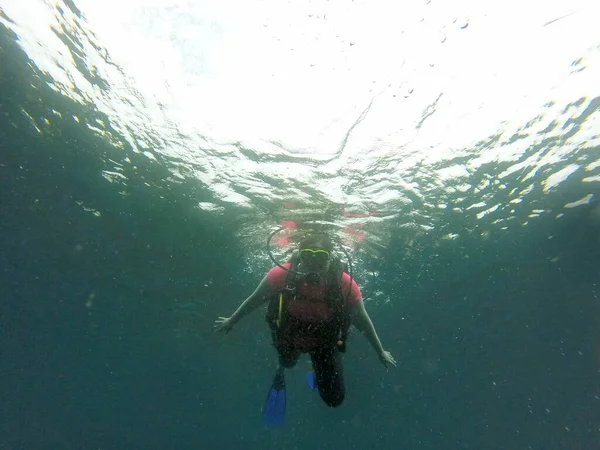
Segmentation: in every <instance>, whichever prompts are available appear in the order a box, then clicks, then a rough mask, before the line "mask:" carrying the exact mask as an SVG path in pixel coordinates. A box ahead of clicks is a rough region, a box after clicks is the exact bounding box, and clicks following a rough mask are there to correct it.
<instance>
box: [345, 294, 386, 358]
mask: <svg viewBox="0 0 600 450" xmlns="http://www.w3.org/2000/svg"><path fill="white" fill-rule="evenodd" d="M355 308H356V309H355V311H354V316H353V317H352V323H353V324H354V326H355V327H356V328H358V330H359V331H360V332H361V333H362V334H363V335H364V336H365V337H366V338H367V340H368V341H369V342H370V343H371V345H372V346H373V348H374V349H375V351H376V352H377V354H378V355H381V354H382V353H383V352H384V350H383V346H382V345H381V341H380V340H379V336H377V331H375V327H374V326H373V322H371V318H370V317H369V314H367V310H366V309H365V304H364V303H363V301H362V300H360V301H359V302H358V304H357V305H356V307H355Z"/></svg>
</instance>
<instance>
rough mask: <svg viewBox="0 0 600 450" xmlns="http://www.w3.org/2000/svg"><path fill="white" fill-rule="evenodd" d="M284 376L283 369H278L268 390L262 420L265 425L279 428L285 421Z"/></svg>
mask: <svg viewBox="0 0 600 450" xmlns="http://www.w3.org/2000/svg"><path fill="white" fill-rule="evenodd" d="M285 403H286V402H285V375H284V369H283V367H282V368H278V369H277V372H275V377H274V378H273V384H272V385H271V389H270V390H269V395H268V396H267V401H266V402H265V409H264V411H263V420H264V422H265V423H266V424H267V425H275V426H281V425H283V421H284V419H285Z"/></svg>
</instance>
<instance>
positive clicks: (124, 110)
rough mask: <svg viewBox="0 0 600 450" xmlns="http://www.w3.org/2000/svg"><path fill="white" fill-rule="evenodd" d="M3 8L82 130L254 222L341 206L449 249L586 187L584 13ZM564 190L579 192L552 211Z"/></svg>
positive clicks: (311, 6) (593, 84) (582, 7)
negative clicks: (91, 112) (194, 183)
mask: <svg viewBox="0 0 600 450" xmlns="http://www.w3.org/2000/svg"><path fill="white" fill-rule="evenodd" d="M4 3H6V5H5V6H4V7H3V10H4V16H2V18H1V19H0V20H1V21H2V23H3V24H4V25H6V26H7V27H9V28H10V29H12V30H13V31H14V32H15V33H16V34H17V36H18V38H19V41H20V44H21V45H22V46H23V48H24V49H25V51H26V52H27V53H28V55H29V56H30V58H32V60H33V61H34V62H35V63H36V64H37V65H38V66H39V67H40V69H42V70H43V71H45V72H46V73H47V74H49V75H50V76H52V78H53V81H52V82H51V85H52V86H53V88H54V89H55V90H57V91H59V92H61V93H63V94H64V95H67V96H69V97H71V98H73V99H75V100H77V101H78V102H80V103H82V104H88V105H93V106H94V108H97V110H99V111H100V112H102V113H104V114H106V115H107V116H108V118H109V120H110V122H111V124H110V125H111V127H112V128H109V127H108V124H105V123H103V122H101V121H95V122H93V123H88V124H87V125H88V127H90V128H91V129H92V130H94V131H96V132H97V133H98V134H99V135H100V136H102V137H103V138H105V139H109V140H110V141H111V142H112V143H113V144H114V145H115V146H117V147H120V148H123V149H125V148H128V146H131V148H132V150H133V151H135V152H142V153H144V154H145V155H146V156H147V157H148V158H150V159H151V160H153V161H155V162H156V164H165V165H166V166H167V167H168V168H169V170H170V171H171V173H172V174H173V178H172V179H171V180H167V182H171V183H176V182H178V180H182V179H197V180H198V182H199V183H202V184H203V185H204V186H205V187H206V188H207V189H209V190H210V191H211V193H212V196H213V201H209V202H207V201H201V202H198V208H200V209H203V210H206V211H211V212H213V213H215V214H222V213H223V212H224V211H227V210H228V209H231V208H239V209H240V210H241V211H242V213H243V214H244V217H246V218H249V219H248V221H249V224H250V225H257V222H261V223H262V222H264V217H265V216H264V213H265V211H268V213H267V214H270V215H272V214H273V212H275V213H277V211H280V208H281V205H282V204H283V203H284V202H287V203H288V204H290V205H294V208H295V211H294V214H296V217H300V218H301V217H303V215H305V216H307V215H311V214H313V216H314V214H315V213H317V212H318V211H324V210H329V209H330V208H331V205H336V206H335V208H334V210H335V211H338V212H339V211H340V205H344V206H343V208H344V209H343V210H342V211H352V212H354V213H356V214H355V215H354V216H353V217H352V220H353V221H354V223H361V224H372V225H373V227H374V228H377V227H381V226H383V225H381V224H382V223H385V222H386V220H388V219H394V220H395V221H396V223H400V224H404V225H405V226H406V227H408V229H412V230H414V231H417V232H418V231H419V230H421V231H430V230H433V229H434V228H436V227H439V226H440V225H441V224H442V223H444V221H447V218H448V214H449V213H451V214H455V215H456V216H457V217H464V218H465V219H466V220H465V226H462V227H460V228H457V229H451V228H449V227H444V230H443V232H440V238H446V239H457V238H459V237H460V236H461V234H462V233H465V232H472V231H473V228H474V226H473V224H475V223H476V224H477V227H478V230H479V231H478V232H481V233H486V232H489V231H493V230H507V229H510V227H511V226H522V225H524V224H527V223H530V221H531V220H534V219H535V218H538V217H542V216H545V215H548V214H550V213H551V216H552V217H553V218H554V217H556V216H560V215H561V214H562V213H568V210H569V209H571V208H573V207H577V206H579V205H583V204H588V203H589V202H590V201H592V199H593V198H594V193H595V191H596V190H597V184H598V181H600V159H599V158H600V155H599V152H598V149H597V146H598V142H599V141H598V131H597V130H598V114H597V112H598V107H599V105H600V103H599V102H600V100H599V99H600V96H599V95H598V83H597V80H598V77H599V76H600V60H599V56H600V38H599V37H598V35H597V32H596V31H595V30H596V27H597V25H596V23H595V21H596V18H597V17H598V13H599V11H600V6H598V3H597V2H596V1H593V0H578V1H574V2H569V3H566V2H562V1H551V2H547V1H541V0H540V1H531V2H521V1H516V0H511V1H509V2H481V1H475V0H473V1H467V0H464V1H451V2H445V1H444V2H441V1H435V0H430V1H419V2H391V1H376V2H371V1H355V2H346V1H312V2H311V1H301V2H280V1H276V0H264V1H260V2H253V3H252V4H251V3H249V2H238V1H233V0H229V1H218V2H217V1H188V2H174V1H164V0H160V1H158V0H155V1H147V0H144V1H142V0H131V1H128V2H123V1H112V0H109V1H104V2H97V1H95V0H94V1H92V0H79V1H76V2H74V3H71V2H62V1H58V2H52V3H50V2H44V1H37V2H36V6H35V7H34V8H31V6H30V5H29V4H27V5H26V4H25V2H4ZM46 120H47V121H50V122H51V121H52V118H46ZM74 120H75V119H74ZM32 122H33V123H34V125H35V126H36V127H40V132H41V131H42V128H44V126H45V125H44V123H45V122H44V121H40V120H38V118H35V117H32ZM125 143H127V144H125ZM127 164H128V159H127V150H124V151H123V160H122V161H119V162H116V163H113V162H110V161H107V167H106V171H105V173H104V176H105V178H106V179H107V180H108V181H110V182H112V183H126V182H127V177H128V174H127V171H126V170H124V169H123V167H124V166H125V167H126V166H127ZM99 176H100V174H99ZM567 181H569V182H573V183H579V185H580V188H579V189H578V190H577V192H580V194H581V195H579V194H577V196H576V198H575V197H574V198H570V199H569V202H568V203H567V204H565V206H564V208H565V209H564V211H556V210H554V211H549V210H547V207H546V206H545V201H544V199H545V198H546V197H548V196H551V195H552V194H553V192H555V191H556V190H559V189H561V187H562V186H564V185H565V183H566V182H567ZM259 205H260V206H259ZM265 205H269V206H265ZM328 208H329V209H328ZM284 209H285V208H284ZM369 211H371V212H372V211H376V214H373V213H371V212H369ZM285 214H288V215H290V214H292V212H291V210H289V208H288V209H287V210H286V212H285ZM313 216H311V217H313ZM348 217H349V215H348V214H346V215H345V216H342V215H338V217H335V216H331V215H329V216H327V217H323V216H322V215H321V217H320V218H323V219H328V220H333V221H342V220H347V219H348ZM259 228H260V227H259ZM263 231H264V230H263V229H259V230H258V231H257V234H256V236H260V238H261V239H262V238H263V237H264V232H263ZM376 234H377V233H376Z"/></svg>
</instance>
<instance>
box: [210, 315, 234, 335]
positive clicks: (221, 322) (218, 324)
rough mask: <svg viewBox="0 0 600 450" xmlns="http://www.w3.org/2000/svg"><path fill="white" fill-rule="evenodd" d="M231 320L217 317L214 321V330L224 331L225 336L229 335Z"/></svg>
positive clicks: (231, 325) (231, 327)
mask: <svg viewBox="0 0 600 450" xmlns="http://www.w3.org/2000/svg"><path fill="white" fill-rule="evenodd" d="M232 319H233V318H232V317H219V318H218V319H217V320H215V325H214V327H213V328H214V330H215V331H224V332H225V334H227V333H229V332H230V331H231V330H232V329H233V320H232Z"/></svg>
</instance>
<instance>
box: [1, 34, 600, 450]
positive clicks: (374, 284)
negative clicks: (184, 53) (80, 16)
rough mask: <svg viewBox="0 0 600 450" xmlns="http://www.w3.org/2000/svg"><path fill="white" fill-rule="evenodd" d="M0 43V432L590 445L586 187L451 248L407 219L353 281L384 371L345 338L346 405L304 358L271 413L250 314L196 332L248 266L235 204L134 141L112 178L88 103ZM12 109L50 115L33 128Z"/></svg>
mask: <svg viewBox="0 0 600 450" xmlns="http://www.w3.org/2000/svg"><path fill="white" fill-rule="evenodd" d="M0 49H1V51H0V69H1V72H0V76H1V79H0V227H1V234H0V299H1V303H0V356H1V358H0V448H6V449H69V448H76V449H117V448H127V449H137V448H139V449H149V448H157V449H187V448H196V449H204V448H206V449H213V448H214V449H218V448H230V449H231V448H246V449H264V448H277V449H337V448H340V449H367V448H394V449H398V448H401V449H536V450H541V449H546V450H547V449H594V448H600V373H599V370H600V331H599V327H598V318H599V317H600V308H599V306H600V303H599V300H598V297H597V293H598V288H597V283H598V282H599V281H600V270H599V267H600V265H599V263H600V216H599V215H598V210H597V209H596V208H597V207H598V206H597V203H595V202H592V203H591V204H590V205H588V206H586V207H581V208H578V209H576V210H574V212H573V213H571V214H570V215H569V216H568V217H566V218H565V220H562V221H554V220H546V221H539V222H537V223H536V224H535V225H532V226H529V227H527V229H525V228H523V229H522V230H523V231H518V229H516V230H511V231H510V232H509V233H507V234H506V235H504V236H503V237H498V238H490V239H488V240H484V241H481V240H472V241H471V242H469V241H468V240H467V241H465V242H466V243H465V245H464V247H463V248H462V249H461V250H460V251H461V252H464V253H468V254H469V255H471V257H470V258H469V259H464V258H459V256H460V255H459V251H458V250H457V247H451V246H448V247H443V246H442V247H436V246H435V242H434V239H433V238H431V240H430V241H428V238H427V235H424V236H421V237H420V238H419V241H418V242H416V243H415V244H414V245H413V252H414V249H415V248H416V249H419V251H418V252H414V254H415V256H414V258H413V259H412V260H410V261H409V262H406V260H404V258H403V255H404V248H403V246H404V244H403V243H404V242H405V241H404V239H403V238H402V236H401V235H400V231H398V234H397V235H395V236H393V237H392V242H391V243H390V245H389V247H388V248H387V249H386V250H385V251H384V253H383V254H382V255H381V258H380V259H378V260H377V261H375V260H373V261H368V260H367V261H365V262H364V265H365V267H366V268H367V269H366V270H367V271H368V267H369V266H370V265H372V266H373V268H374V269H377V270H379V271H380V273H379V276H378V277H377V278H376V279H369V280H360V279H359V280H358V282H359V284H360V285H361V286H368V287H369V288H370V289H381V290H384V291H385V292H386V293H387V294H388V295H390V296H391V302H390V303H386V304H375V303H374V302H372V303H367V307H368V308H369V310H370V314H371V316H372V318H373V320H374V322H375V323H376V325H377V328H378V331H379V334H380V337H381V338H382V341H383V342H384V344H385V346H386V347H387V348H388V349H389V350H390V351H392V353H393V354H394V355H395V357H396V359H397V360H398V361H399V363H400V364H399V367H398V368H397V369H395V370H390V371H387V372H386V371H385V370H384V369H383V368H382V367H380V365H379V363H378V361H377V359H376V357H375V355H374V354H373V353H372V351H371V349H370V348H369V347H368V344H367V343H366V342H365V341H364V339H361V338H360V337H359V336H354V337H353V339H352V342H351V344H352V345H351V348H350V349H349V351H348V353H347V354H346V356H345V368H346V382H347V389H348V394H347V398H346V401H345V403H344V404H343V406H342V407H341V408H338V409H335V410H331V409H327V408H326V407H325V406H324V405H323V404H322V403H321V401H320V400H319V398H318V396H317V395H316V394H313V393H312V392H310V391H309V390H308V388H307V387H306V386H305V384H304V380H303V377H304V373H305V368H306V367H307V366H306V365H305V363H304V361H303V362H302V364H301V365H300V368H298V369H296V370H294V371H292V372H290V374H289V376H288V391H289V400H288V411H287V419H286V420H287V423H286V426H285V427H284V428H282V429H275V430H273V429H268V428H265V427H264V425H263V424H262V418H261V408H262V404H263V401H264V397H265V395H266V392H267V389H268V386H269V382H270V378H271V375H272V371H273V368H274V364H275V361H274V351H273V350H272V348H271V346H270V343H269V334H268V331H267V327H266V325H265V323H264V321H263V318H262V313H256V314H255V315H254V316H253V317H251V318H249V319H247V320H246V321H245V322H244V323H242V324H240V326H239V327H238V328H237V329H236V330H234V332H233V333H232V334H230V335H229V336H227V337H223V336H221V335H216V334H214V333H213V332H212V323H213V321H214V319H215V318H216V317H217V316H218V315H224V314H229V313H230V312H231V311H233V310H234V308H235V307H236V306H237V304H238V303H239V302H240V301H242V300H243V299H244V298H245V297H246V296H247V295H248V294H249V293H250V292H251V291H252V290H253V289H254V287H255V285H256V283H257V282H258V281H259V280H260V279H261V278H262V276H263V273H249V272H248V271H247V268H246V266H245V263H244V258H246V257H247V255H246V254H245V252H247V248H245V247H244V246H243V245H242V243H240V242H236V236H237V234H236V231H237V229H236V227H237V225H236V224H237V222H236V220H235V218H236V212H235V211H233V212H229V213H227V214H225V215H224V216H213V215H210V214H209V213H205V212H200V211H199V210H198V209H197V208H194V205H195V204H196V203H197V202H198V201H202V200H203V199H204V197H206V196H208V195H209V194H208V193H207V192H204V191H202V190H201V188H199V187H198V186H197V185H195V184H194V183H193V182H192V181H189V182H184V183H179V184H168V183H166V182H165V181H164V180H165V179H167V178H168V176H169V174H168V171H167V170H166V169H164V168H163V166H162V165H161V163H160V161H159V162H158V163H152V164H151V163H149V162H148V160H147V158H145V157H139V160H136V159H135V158H136V155H135V154H133V153H131V154H130V155H129V157H130V158H131V159H133V162H132V164H131V165H130V167H132V169H126V170H128V171H135V172H131V173H128V174H127V175H128V176H127V178H128V182H127V185H126V188H125V190H124V188H123V186H122V185H119V186H116V185H114V184H110V183H108V182H107V181H106V180H105V179H104V178H102V176H101V171H102V170H103V169H105V163H106V161H107V160H108V159H110V158H113V159H114V160H120V159H121V158H122V155H120V154H117V153H116V150H115V149H114V148H113V147H112V146H110V145H108V144H107V143H106V142H105V141H103V140H102V139H99V138H98V137H96V136H95V135H94V134H93V133H92V132H91V131H89V130H88V129H87V128H86V126H85V125H83V123H86V122H88V121H90V122H91V121H92V120H93V118H101V117H100V116H99V114H98V113H97V112H96V111H94V110H93V108H92V107H89V108H87V109H86V108H85V107H83V106H81V105H78V104H75V103H73V102H72V101H71V100H68V99H65V98H64V97H61V96H60V95H59V94H58V93H56V92H54V91H53V90H51V89H50V88H49V87H48V86H47V84H46V83H45V78H44V77H45V75H44V74H42V73H40V72H39V71H38V70H37V69H36V67H35V65H34V64H33V63H32V62H31V61H29V59H28V58H27V56H26V55H25V54H24V53H23V52H22V51H21V50H20V48H19V47H18V45H17V44H16V43H15V41H14V36H12V35H11V33H10V32H9V31H8V30H6V29H5V28H1V29H0ZM24 110H25V111H28V112H29V114H31V115H32V116H34V117H36V118H42V117H48V116H51V115H53V114H54V115H56V114H55V113H53V112H52V110H54V111H57V112H59V113H60V114H61V115H62V117H63V118H65V120H62V121H61V120H53V124H54V127H55V128H54V129H53V130H52V132H42V133H38V132H37V131H36V130H35V128H34V127H33V126H32V123H31V121H30V120H29V119H28V118H27V117H26V116H25V114H24V113H23V111H24ZM72 115H76V116H78V117H80V118H82V120H81V122H82V124H81V125H80V124H78V123H77V122H74V121H73V120H66V118H68V117H70V116H72ZM107 123H108V121H107ZM578 186H579V185H576V184H569V183H564V186H563V187H561V189H562V190H561V192H562V193H563V195H564V197H565V199H567V198H569V199H570V198H572V196H568V195H567V194H568V193H572V192H569V190H577V189H578ZM554 199H555V201H556V202H557V209H558V205H563V204H564V203H565V200H564V199H563V198H561V195H560V194H557V195H555V197H554ZM82 206H85V207H86V208H88V209H89V211H86V210H85V209H83V207H82ZM93 212H96V214H93ZM275 223H276V222H275V220H274V221H273V224H275ZM550 235H551V236H554V238H553V239H548V236H550ZM265 238H266V236H265ZM553 255H561V259H560V260H559V261H557V262H556V263H551V262H550V261H549V260H548V258H549V256H553ZM256 258H259V259H261V260H262V261H263V262H264V264H263V265H264V268H265V269H267V268H268V267H269V263H268V259H267V256H266V254H265V253H264V252H262V253H259V254H256ZM424 263H427V265H428V267H430V269H429V270H428V271H427V272H423V271H422V270H421V268H422V266H423V264H424Z"/></svg>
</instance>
